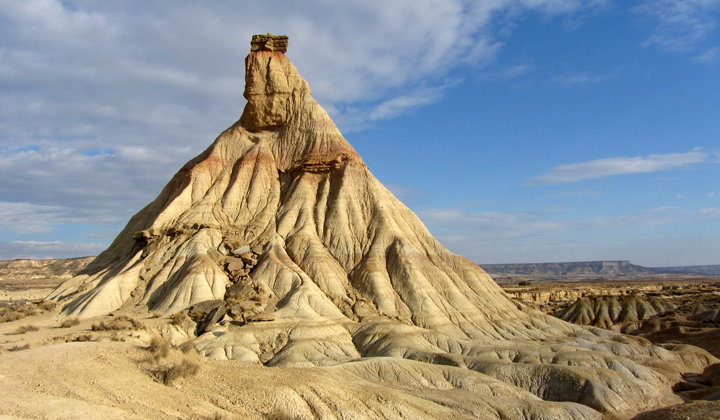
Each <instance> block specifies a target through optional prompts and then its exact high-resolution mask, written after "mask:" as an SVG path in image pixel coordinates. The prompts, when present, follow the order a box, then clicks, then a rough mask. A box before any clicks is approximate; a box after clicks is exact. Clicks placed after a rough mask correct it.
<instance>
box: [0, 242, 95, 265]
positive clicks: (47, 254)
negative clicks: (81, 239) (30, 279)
mask: <svg viewBox="0 0 720 420" xmlns="http://www.w3.org/2000/svg"><path fill="white" fill-rule="evenodd" d="M104 249H105V245H100V244H96V243H76V242H60V241H51V242H40V241H12V242H0V260H14V259H18V258H32V259H38V258H71V257H78V256H90V255H97V254H99V253H100V252H102V251H103V250H104Z"/></svg>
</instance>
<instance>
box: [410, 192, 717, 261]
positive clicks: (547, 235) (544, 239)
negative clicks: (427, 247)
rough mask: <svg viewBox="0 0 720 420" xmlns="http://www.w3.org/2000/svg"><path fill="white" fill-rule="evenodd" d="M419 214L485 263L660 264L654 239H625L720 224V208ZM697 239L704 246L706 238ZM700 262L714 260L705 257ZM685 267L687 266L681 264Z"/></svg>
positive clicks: (439, 234) (452, 244) (451, 243)
mask: <svg viewBox="0 0 720 420" xmlns="http://www.w3.org/2000/svg"><path fill="white" fill-rule="evenodd" d="M417 213H418V216H420V218H421V219H422V221H423V222H424V223H425V225H426V226H427V227H428V229H429V230H430V231H431V232H432V233H433V234H434V235H435V237H436V238H437V239H438V240H439V241H440V242H441V243H442V244H443V245H445V246H447V247H448V248H449V249H450V250H451V251H453V252H456V253H458V254H460V255H463V256H465V257H467V258H470V259H471V260H472V261H475V262H478V263H486V264H489V263H511V262H548V261H580V260H586V261H587V260H598V259H628V258H633V256H640V257H642V258H643V259H644V261H650V262H649V264H655V265H662V263H661V262H660V261H662V260H661V259H659V258H660V257H658V255H660V254H659V253H657V252H655V253H654V254H653V253H649V252H645V251H644V250H645V249H650V248H653V249H657V248H658V246H657V243H653V240H652V239H642V235H633V236H632V238H633V240H630V241H629V240H628V239H627V238H625V237H623V235H624V234H626V233H627V232H628V231H630V230H633V229H644V230H647V229H648V228H651V229H653V228H658V227H663V226H667V225H671V224H674V223H686V224H687V223H702V222H704V221H708V220H710V221H713V222H712V223H714V221H715V220H720V207H713V208H702V209H696V210H683V209H682V208H681V207H677V206H666V207H661V208H654V209H649V210H647V211H643V212H638V213H631V214H622V215H618V216H614V217H585V218H583V217H580V218H574V217H570V216H569V215H568V214H567V213H558V212H542V211H537V212H521V211H514V212H513V211H511V212H498V211H473V210H471V208H470V207H469V206H457V207H451V208H435V209H427V210H421V211H418V212H417ZM598 233H600V234H598ZM709 233H710V234H712V232H709ZM698 240H699V241H700V242H702V238H699V239H698ZM638 241H640V242H643V243H644V244H645V246H646V248H638V249H632V247H629V246H628V244H629V243H637V242H638ZM654 242H657V240H655V241H654ZM660 242H662V243H663V244H664V245H665V246H666V248H667V249H666V250H665V251H662V252H664V253H665V254H668V253H669V251H667V250H677V248H678V247H676V246H674V245H673V244H667V241H666V240H663V241H660ZM686 246H689V245H686ZM695 247H696V246H692V248H695ZM620 251H622V252H620ZM686 254H688V253H687V250H683V252H681V253H678V254H677V255H686ZM710 254H711V253H708V252H706V251H705V250H704V249H702V250H700V251H699V252H698V255H697V256H696V257H695V258H699V256H701V255H702V256H703V258H708V255H710ZM695 258H690V259H687V258H686V259H685V261H695V260H696V259H695ZM713 258H717V256H714V257H713ZM652 261H656V262H652ZM697 263H698V264H710V263H714V262H713V261H712V260H707V259H706V260H704V262H703V261H699V262H697ZM683 264H686V263H679V265H683Z"/></svg>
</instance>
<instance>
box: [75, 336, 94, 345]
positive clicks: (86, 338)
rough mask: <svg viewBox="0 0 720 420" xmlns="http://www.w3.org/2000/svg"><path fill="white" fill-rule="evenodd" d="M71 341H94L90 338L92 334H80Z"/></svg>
mask: <svg viewBox="0 0 720 420" xmlns="http://www.w3.org/2000/svg"><path fill="white" fill-rule="evenodd" d="M72 341H74V342H81V343H84V342H86V341H95V340H94V337H93V336H92V334H80V335H76V336H74V337H73V338H72Z"/></svg>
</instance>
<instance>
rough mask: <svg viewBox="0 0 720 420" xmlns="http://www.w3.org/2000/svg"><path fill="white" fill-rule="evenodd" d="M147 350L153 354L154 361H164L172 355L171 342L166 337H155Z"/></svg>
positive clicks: (151, 339)
mask: <svg viewBox="0 0 720 420" xmlns="http://www.w3.org/2000/svg"><path fill="white" fill-rule="evenodd" d="M147 349H148V351H149V352H150V353H152V356H153V359H155V360H159V359H164V358H166V357H168V354H170V340H169V339H168V338H166V337H162V336H159V335H154V336H152V338H150V345H149V346H148V348H147Z"/></svg>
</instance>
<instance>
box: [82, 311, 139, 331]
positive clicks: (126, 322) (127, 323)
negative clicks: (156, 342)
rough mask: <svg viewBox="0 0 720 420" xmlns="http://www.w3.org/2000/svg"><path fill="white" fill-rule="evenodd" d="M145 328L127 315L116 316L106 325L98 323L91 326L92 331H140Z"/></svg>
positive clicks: (102, 322) (101, 322) (103, 322)
mask: <svg viewBox="0 0 720 420" xmlns="http://www.w3.org/2000/svg"><path fill="white" fill-rule="evenodd" d="M144 328H145V326H144V325H143V323H142V322H140V321H138V320H137V319H135V318H131V317H129V316H127V315H120V316H116V317H115V318H113V319H111V320H110V321H108V322H107V323H106V322H105V321H100V323H98V324H94V325H93V326H92V328H91V329H92V330H93V331H121V330H140V329H144Z"/></svg>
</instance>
